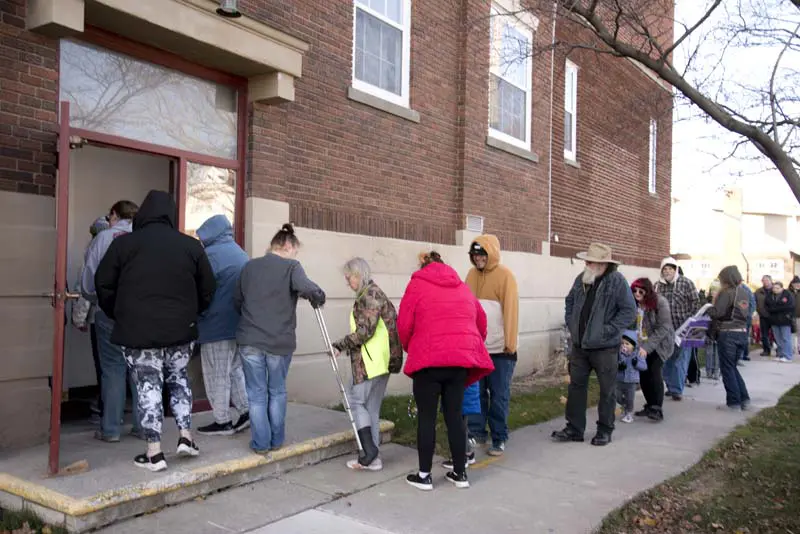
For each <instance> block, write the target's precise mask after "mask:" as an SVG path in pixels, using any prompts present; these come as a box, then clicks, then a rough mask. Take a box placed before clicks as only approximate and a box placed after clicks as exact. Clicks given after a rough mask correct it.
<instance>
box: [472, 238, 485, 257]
mask: <svg viewBox="0 0 800 534" xmlns="http://www.w3.org/2000/svg"><path fill="white" fill-rule="evenodd" d="M469 255H470V256H488V255H489V253H488V252H486V249H485V248H483V247H482V246H481V244H480V243H478V242H477V241H475V242H474V243H472V245H470V247H469Z"/></svg>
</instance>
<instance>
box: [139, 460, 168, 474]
mask: <svg viewBox="0 0 800 534" xmlns="http://www.w3.org/2000/svg"><path fill="white" fill-rule="evenodd" d="M133 463H134V465H135V466H136V467H141V468H142V469H147V470H148V471H152V472H153V473H158V472H159V471H166V469H167V462H166V461H164V460H161V461H160V462H156V463H150V462H147V463H146V464H140V463H139V462H133Z"/></svg>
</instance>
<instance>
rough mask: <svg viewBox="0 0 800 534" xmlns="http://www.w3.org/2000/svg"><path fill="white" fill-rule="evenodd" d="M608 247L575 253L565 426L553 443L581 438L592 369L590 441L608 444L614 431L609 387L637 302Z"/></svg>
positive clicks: (568, 310) (567, 316)
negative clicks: (580, 264) (594, 414)
mask: <svg viewBox="0 0 800 534" xmlns="http://www.w3.org/2000/svg"><path fill="white" fill-rule="evenodd" d="M611 252H612V251H611V247H609V246H607V245H603V244H600V243H592V244H591V245H589V250H588V251H586V252H581V253H579V254H578V259H580V260H583V261H584V262H585V263H586V266H585V268H584V270H583V273H581V274H579V275H578V276H577V277H576V278H575V282H574V284H573V285H572V289H570V291H569V294H567V297H566V299H565V307H564V322H565V323H566V324H567V325H568V327H569V331H570V337H571V339H572V344H573V346H572V350H571V351H570V358H569V378H570V381H569V392H568V394H567V407H566V419H567V426H566V427H565V428H564V429H563V430H557V431H555V432H553V434H552V438H553V440H554V441H558V442H570V441H578V442H581V441H583V434H584V432H585V430H586V408H587V396H588V390H589V375H590V374H591V372H592V370H594V372H595V373H596V374H597V379H598V382H599V383H600V401H599V403H598V405H597V411H598V413H599V420H598V422H597V434H596V435H595V436H594V438H592V445H596V446H604V445H608V444H609V443H611V433H612V432H613V431H614V409H615V404H616V403H615V399H614V390H615V385H616V381H617V356H618V354H619V347H620V344H621V342H622V332H623V331H625V330H626V329H628V328H629V327H630V325H631V324H633V322H634V321H635V320H636V305H635V304H634V300H633V295H632V294H631V290H630V288H629V286H628V282H627V281H626V280H625V277H624V276H623V275H622V273H620V272H619V271H618V270H617V266H618V265H619V262H618V261H616V260H614V259H613V258H612V255H611Z"/></svg>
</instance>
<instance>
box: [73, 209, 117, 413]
mask: <svg viewBox="0 0 800 534" xmlns="http://www.w3.org/2000/svg"><path fill="white" fill-rule="evenodd" d="M109 228H110V225H109V224H108V216H107V215H103V216H102V217H98V218H97V219H95V221H94V222H93V223H92V224H91V225H90V226H89V236H90V239H89V243H88V244H87V245H86V250H85V251H84V253H83V256H84V258H85V257H86V253H87V252H88V251H89V247H91V246H92V240H94V238H95V237H97V234H99V233H100V232H102V231H103V230H108V229H109ZM82 278H83V266H81V272H80V274H79V275H78V284H77V286H78V288H79V289H78V290H79V291H80V284H81V279H82ZM96 311H97V306H96V305H94V304H92V303H91V302H90V301H88V300H87V299H86V298H85V297H84V296H83V295H81V296H80V297H78V300H77V301H76V302H75V304H73V305H72V324H73V325H74V326H75V328H77V329H78V330H80V331H81V332H87V331H88V332H89V340H90V342H91V346H92V361H94V373H95V379H96V380H97V390H98V392H97V397H96V398H95V400H93V401H92V404H91V406H90V410H91V412H92V414H93V415H92V417H93V419H96V422H100V421H101V418H102V415H103V396H102V395H101V394H100V392H101V391H102V390H103V386H102V381H103V378H102V371H101V370H100V352H99V350H98V348H97V328H96V327H95V326H94V315H95V312H96Z"/></svg>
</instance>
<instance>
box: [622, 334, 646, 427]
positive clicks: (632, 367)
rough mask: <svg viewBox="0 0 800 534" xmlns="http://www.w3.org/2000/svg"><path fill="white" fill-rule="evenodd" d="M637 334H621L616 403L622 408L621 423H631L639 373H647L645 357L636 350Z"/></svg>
mask: <svg viewBox="0 0 800 534" xmlns="http://www.w3.org/2000/svg"><path fill="white" fill-rule="evenodd" d="M636 339H637V334H636V332H635V331H633V330H626V331H625V332H624V333H623V334H622V344H621V345H620V348H619V357H618V360H617V362H618V363H617V369H618V371H617V403H618V404H619V405H620V407H622V410H623V412H622V418H621V419H620V421H622V422H623V423H633V405H634V401H635V400H636V386H637V384H639V373H640V372H641V371H647V360H646V358H647V356H646V355H644V354H642V352H640V351H637V350H636Z"/></svg>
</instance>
